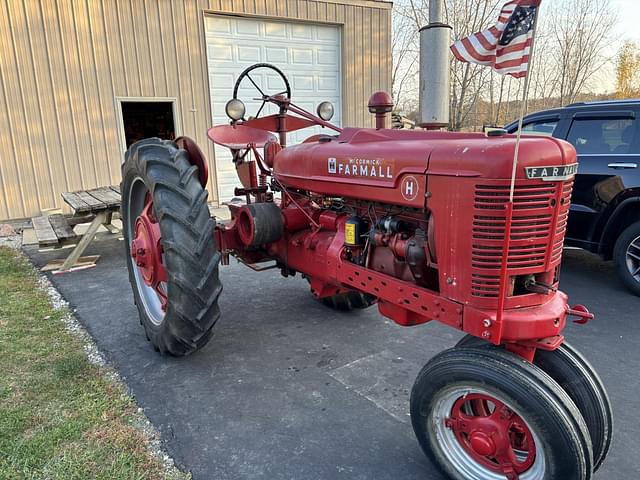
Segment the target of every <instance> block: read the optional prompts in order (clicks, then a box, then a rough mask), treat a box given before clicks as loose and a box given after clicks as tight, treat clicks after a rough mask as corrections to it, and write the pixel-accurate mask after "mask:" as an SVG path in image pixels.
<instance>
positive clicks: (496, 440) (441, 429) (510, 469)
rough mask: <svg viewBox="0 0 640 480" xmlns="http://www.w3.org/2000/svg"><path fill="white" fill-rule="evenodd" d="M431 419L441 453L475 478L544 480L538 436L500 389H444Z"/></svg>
mask: <svg viewBox="0 0 640 480" xmlns="http://www.w3.org/2000/svg"><path fill="white" fill-rule="evenodd" d="M430 422H431V425H432V428H433V429H434V431H435V434H436V437H437V440H438V442H439V444H440V446H441V451H442V455H443V456H444V457H445V458H446V459H447V460H448V461H449V462H450V463H451V464H452V466H453V467H454V468H455V469H456V470H457V471H459V472H460V473H461V474H462V475H463V476H464V478H468V479H470V480H473V479H477V480H504V479H505V477H506V478H507V479H509V480H516V479H517V480H542V479H543V478H544V474H545V461H544V451H543V449H542V445H541V442H540V441H539V440H538V436H537V435H536V434H535V432H534V431H533V430H531V428H530V427H529V425H528V424H527V423H526V422H525V421H524V419H523V418H522V417H521V416H520V415H519V414H518V413H517V412H516V411H515V410H514V409H512V408H510V407H509V406H508V403H507V401H506V400H504V399H503V398H501V397H500V395H499V394H496V393H494V392H488V391H485V390H483V389H480V388H463V387H455V388H451V389H449V390H447V391H445V392H444V394H443V395H442V396H441V397H440V398H439V399H438V401H437V402H436V404H435V407H434V408H433V410H432V411H431V415H430Z"/></svg>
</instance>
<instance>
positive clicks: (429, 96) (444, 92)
mask: <svg viewBox="0 0 640 480" xmlns="http://www.w3.org/2000/svg"><path fill="white" fill-rule="evenodd" d="M443 4H444V2H443V0H430V2H429V25H426V26H424V27H422V28H421V29H420V115H419V118H418V125H419V126H420V127H422V128H426V129H428V130H435V129H438V128H443V127H446V126H448V125H449V95H450V79H449V45H450V44H451V30H452V28H451V25H447V24H446V23H444V22H443V18H444V6H443Z"/></svg>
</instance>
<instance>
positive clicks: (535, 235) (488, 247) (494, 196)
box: [471, 181, 573, 298]
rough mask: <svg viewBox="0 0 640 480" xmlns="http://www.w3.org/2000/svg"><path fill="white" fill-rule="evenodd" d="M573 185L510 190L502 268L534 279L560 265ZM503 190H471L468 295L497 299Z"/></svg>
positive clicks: (485, 187)
mask: <svg viewBox="0 0 640 480" xmlns="http://www.w3.org/2000/svg"><path fill="white" fill-rule="evenodd" d="M572 187H573V182H572V181H570V182H564V183H559V182H553V183H551V182H550V183H539V182H538V183H524V182H520V183H518V184H516V189H515V193H514V205H513V222H512V227H511V243H510V248H509V258H508V268H509V273H510V274H511V275H514V274H516V275H518V274H527V273H539V272H543V271H545V270H546V269H548V268H552V267H554V266H555V265H554V264H557V263H558V262H559V261H560V258H561V256H562V245H563V242H564V234H565V230H566V227H567V217H568V215H569V203H570V198H571V189H572ZM508 201H509V185H508V184H504V185H503V184H496V185H477V186H476V191H475V199H474V215H473V228H472V247H471V267H472V273H471V293H472V295H474V296H476V297H489V298H495V297H498V295H499V288H500V267H501V266H502V244H503V240H504V235H505V223H506V218H505V217H506V215H505V214H506V204H507V202H508Z"/></svg>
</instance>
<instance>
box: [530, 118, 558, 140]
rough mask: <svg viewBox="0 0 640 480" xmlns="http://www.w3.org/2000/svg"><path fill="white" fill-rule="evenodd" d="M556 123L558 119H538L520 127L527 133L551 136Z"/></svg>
mask: <svg viewBox="0 0 640 480" xmlns="http://www.w3.org/2000/svg"><path fill="white" fill-rule="evenodd" d="M557 125H558V120H538V121H537V122H531V123H527V124H526V125H524V126H523V127H522V133H526V134H527V135H544V136H548V137H550V136H552V135H553V132H554V131H555V129H556V126H557Z"/></svg>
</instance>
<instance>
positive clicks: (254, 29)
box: [234, 19, 260, 37]
mask: <svg viewBox="0 0 640 480" xmlns="http://www.w3.org/2000/svg"><path fill="white" fill-rule="evenodd" d="M234 23H235V26H236V33H237V34H238V35H241V36H250V37H258V36H259V35H260V24H259V23H258V22H256V21H255V20H243V19H237V20H236V21H235V22H234Z"/></svg>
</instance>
